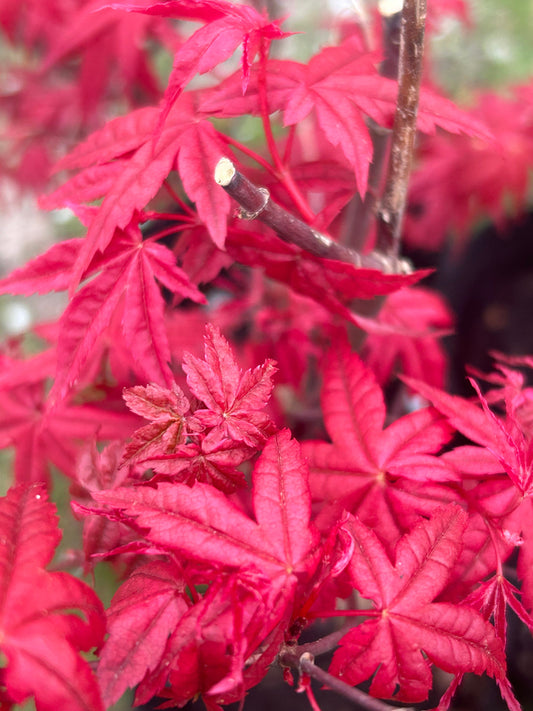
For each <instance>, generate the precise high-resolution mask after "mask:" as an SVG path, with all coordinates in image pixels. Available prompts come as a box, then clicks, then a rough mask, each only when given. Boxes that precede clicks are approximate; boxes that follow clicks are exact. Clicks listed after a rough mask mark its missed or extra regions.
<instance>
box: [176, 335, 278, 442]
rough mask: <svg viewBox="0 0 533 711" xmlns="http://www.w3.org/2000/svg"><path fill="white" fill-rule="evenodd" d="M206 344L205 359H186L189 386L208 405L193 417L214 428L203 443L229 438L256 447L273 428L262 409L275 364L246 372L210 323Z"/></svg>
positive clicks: (184, 364)
mask: <svg viewBox="0 0 533 711" xmlns="http://www.w3.org/2000/svg"><path fill="white" fill-rule="evenodd" d="M204 343H205V359H204V360H200V359H199V358H196V356H193V355H191V354H190V353H186V354H185V355H184V357H183V370H184V371H185V373H186V374H187V384H188V386H189V388H190V389H191V392H192V393H193V394H194V395H195V396H196V397H197V398H198V399H199V400H201V401H202V402H203V404H204V405H205V408H201V409H197V410H196V411H195V413H194V416H195V418H196V419H197V420H198V421H199V422H200V423H201V424H202V425H204V426H206V427H210V428H212V429H211V430H210V432H209V433H208V434H207V435H206V437H205V439H204V442H205V443H206V445H209V446H210V447H211V446H212V445H214V444H218V443H219V442H220V441H222V440H224V439H226V438H228V439H231V440H234V441H236V442H243V443H244V444H245V445H247V446H249V447H257V446H258V445H260V444H262V442H264V441H265V438H266V436H267V434H268V433H269V430H270V429H271V424H270V418H269V417H268V415H267V414H266V413H264V412H261V410H262V409H263V408H264V407H265V405H266V404H267V402H268V400H269V398H270V394H271V392H272V388H273V382H272V376H273V375H274V373H275V371H276V367H275V365H274V361H272V360H266V361H265V362H264V363H263V364H262V365H259V366H257V367H256V368H254V370H246V371H245V372H244V373H243V372H242V371H241V369H240V368H239V366H238V364H237V361H236V360H235V356H234V355H233V352H232V350H231V348H230V346H229V344H228V342H227V341H226V339H225V338H224V337H223V336H222V334H221V333H220V331H219V330H218V329H217V328H216V327H215V326H211V325H210V324H208V325H207V327H206V336H205V339H204Z"/></svg>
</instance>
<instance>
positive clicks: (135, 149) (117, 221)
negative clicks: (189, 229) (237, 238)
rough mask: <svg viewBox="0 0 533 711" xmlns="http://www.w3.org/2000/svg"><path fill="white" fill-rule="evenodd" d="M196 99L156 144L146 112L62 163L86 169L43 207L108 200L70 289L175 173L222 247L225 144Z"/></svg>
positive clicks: (173, 117)
mask: <svg viewBox="0 0 533 711" xmlns="http://www.w3.org/2000/svg"><path fill="white" fill-rule="evenodd" d="M193 96H194V95H193V94H191V93H186V94H183V95H182V96H181V97H180V99H179V100H178V101H176V103H175V104H174V106H173V108H172V110H171V111H170V113H169V115H168V116H167V118H166V120H165V124H164V126H163V128H162V129H161V133H160V136H159V138H158V140H157V142H155V144H154V138H153V136H154V131H155V130H156V127H157V116H158V114H157V112H154V111H153V110H150V109H140V110H139V111H136V112H134V113H132V114H131V115H128V116H126V117H123V118H122V119H115V120H114V121H112V122H111V123H110V124H108V125H106V126H104V128H103V129H101V130H100V131H97V132H96V133H95V134H93V135H92V136H90V137H89V138H88V139H87V140H86V141H85V143H84V144H81V146H80V147H78V148H77V149H76V150H75V151H74V153H73V156H72V157H71V158H68V159H67V160H66V161H64V162H63V165H78V166H83V167H84V170H83V172H82V173H79V174H78V175H77V176H76V177H75V178H74V179H73V181H74V182H73V183H70V182H67V183H66V185H65V186H63V187H61V188H59V189H58V190H56V191H55V192H54V193H53V194H52V195H49V196H48V197H46V198H45V199H43V200H42V201H41V204H42V205H43V206H44V207H47V208H52V207H60V206H61V207H62V206H64V205H65V204H67V205H70V203H73V202H74V203H83V202H85V201H92V200H94V199H96V198H97V197H104V199H103V201H102V203H101V205H100V206H99V208H98V210H97V211H96V213H95V215H94V217H93V218H92V220H91V222H90V224H89V228H88V231H87V235H86V237H85V240H84V241H83V244H82V246H81V249H80V253H79V254H78V257H77V261H76V266H75V269H74V273H73V276H72V282H71V283H74V285H76V284H77V283H78V282H79V281H80V279H81V278H82V276H83V274H84V272H85V271H86V270H87V268H88V267H89V265H90V263H91V261H92V259H93V257H94V255H95V254H96V253H97V252H103V251H104V250H105V248H106V247H107V246H108V245H109V244H110V242H111V240H112V238H113V235H114V234H115V230H116V229H117V228H119V229H124V228H125V227H127V225H129V223H130V222H131V221H132V218H133V217H134V215H135V214H136V211H139V210H142V209H143V208H144V207H145V206H146V205H147V203H148V202H149V201H150V200H151V199H152V198H153V197H154V196H155V195H156V193H157V192H158V190H159V189H160V187H161V185H162V184H163V182H164V180H166V178H167V177H168V174H169V173H170V172H171V170H173V169H177V170H178V171H179V173H180V176H181V178H182V181H183V186H184V188H185V191H186V192H187V194H188V196H189V197H190V198H191V200H193V201H194V202H195V203H196V208H197V211H198V215H199V217H200V219H201V220H202V221H203V222H204V223H205V225H206V226H207V229H208V230H209V233H210V235H211V237H212V239H213V241H214V242H215V243H216V244H217V245H219V246H222V245H223V244H224V238H225V234H226V218H227V214H228V212H229V209H230V200H229V198H228V196H227V195H226V194H225V192H224V191H223V190H213V189H212V182H213V180H212V176H213V172H214V168H215V165H216V163H217V162H218V160H219V159H220V156H221V155H223V153H224V152H225V144H224V142H223V141H222V140H221V138H220V137H219V135H218V133H217V131H216V130H215V129H214V128H213V126H212V125H211V124H210V123H209V122H208V121H206V120H202V119H200V120H199V115H198V113H197V111H196V107H195V106H194V98H193ZM123 130H124V132H125V135H124V137H123V138H119V140H118V141H117V140H116V138H117V134H118V133H122V131H123ZM89 161H91V163H90V164H89V165H88V162H89ZM94 163H96V165H95V164H94ZM87 185H89V186H90V188H89V192H88V188H87Z"/></svg>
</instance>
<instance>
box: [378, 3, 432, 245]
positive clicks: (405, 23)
mask: <svg viewBox="0 0 533 711" xmlns="http://www.w3.org/2000/svg"><path fill="white" fill-rule="evenodd" d="M425 23H426V0H405V1H404V6H403V10H402V22H401V34H400V58H399V75H398V101H397V103H396V112H395V115H394V126H393V131H392V142H391V152H390V159H389V167H388V173H387V180H386V184H385V190H384V193H383V197H382V199H381V203H380V207H379V209H378V215H377V217H378V235H377V248H378V249H379V250H381V251H383V252H385V253H386V254H388V255H390V256H391V257H397V256H398V254H399V253H400V245H401V230H402V223H403V215H404V212H405V205H406V202H407V188H408V183H409V174H410V172H411V162H412V156H413V149H414V142H415V135H416V117H417V113H418V101H419V96H420V82H421V79H422V58H423V55H424V30H425Z"/></svg>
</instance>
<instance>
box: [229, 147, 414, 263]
mask: <svg viewBox="0 0 533 711" xmlns="http://www.w3.org/2000/svg"><path fill="white" fill-rule="evenodd" d="M215 181H216V182H217V183H218V185H220V186H221V187H223V188H224V190H225V191H226V192H227V193H228V195H230V196H231V197H232V198H233V199H234V200H236V201H237V202H238V203H239V205H240V206H241V217H243V218H244V219H248V220H255V219H257V220H260V221H261V222H264V223H265V224H266V225H268V226H269V227H271V228H272V229H273V230H274V231H275V232H276V234H277V235H278V236H279V237H280V238H281V239H282V240H284V241H285V242H288V243H289V244H294V245H297V246H298V247H300V248H301V249H304V250H305V251H307V252H310V253H311V254H314V255H316V256H317V257H325V258H327V259H336V260H338V261H341V262H348V263H349V264H354V265H355V266H356V267H362V268H365V269H378V270H379V271H381V272H383V273H385V274H398V273H401V274H405V273H409V271H410V265H409V264H408V263H407V262H406V261H405V260H398V259H397V258H396V257H394V258H391V257H389V256H388V255H385V254H381V253H379V252H371V253H370V254H360V253H359V252H357V251H356V250H353V249H349V248H348V247H345V246H344V245H342V244H339V243H337V242H334V241H333V240H332V239H330V238H329V237H327V236H326V235H324V234H322V233H321V232H319V231H318V230H315V229H314V228H313V227H310V226H309V225H308V224H306V223H305V222H303V221H302V220H300V219H298V218H297V217H295V216H294V215H292V214H291V213H290V212H288V211H287V210H285V209H284V208H282V207H281V206H280V205H278V204H276V203H275V202H273V201H272V200H271V199H270V194H269V192H268V190H266V188H262V187H258V186H257V185H254V184H253V183H252V182H251V181H250V180H248V178H247V177H246V176H244V175H243V174H242V173H240V172H239V171H238V170H237V168H236V167H235V165H234V164H233V163H232V162H231V161H230V160H229V158H221V159H220V160H219V162H218V163H217V166H216V168H215Z"/></svg>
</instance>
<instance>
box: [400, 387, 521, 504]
mask: <svg viewBox="0 0 533 711" xmlns="http://www.w3.org/2000/svg"><path fill="white" fill-rule="evenodd" d="M404 380H405V382H406V383H407V384H408V385H409V387H411V388H413V390H416V392H418V393H420V395H422V396H423V397H425V398H426V399H427V400H429V402H431V403H432V404H433V406H434V407H436V408H437V409H438V410H439V411H440V412H441V413H442V414H443V415H445V416H446V418H447V419H448V420H449V422H450V423H451V424H452V425H453V426H454V427H455V428H456V429H457V430H458V431H459V432H461V433H462V434H464V435H465V437H468V438H470V439H471V440H472V441H473V442H476V444H479V445H481V446H484V447H485V448H486V449H487V450H488V451H489V452H490V453H491V454H492V455H493V456H494V458H495V459H496V460H497V461H498V462H499V464H500V466H501V470H502V471H505V472H506V473H507V475H508V476H509V479H510V480H511V481H512V483H513V484H514V486H515V487H516V488H517V490H518V491H519V492H520V493H521V494H523V495H530V494H531V493H532V492H533V439H531V436H530V433H528V432H527V431H526V432H525V431H524V428H523V427H522V423H521V422H520V420H519V419H518V417H517V416H516V413H515V412H514V411H513V409H512V407H510V408H509V410H508V411H507V412H506V417H505V418H500V417H497V416H496V415H495V414H494V413H493V412H492V410H491V409H490V408H489V405H488V403H487V400H486V399H485V397H484V396H483V395H482V393H481V391H480V389H479V386H478V385H477V383H476V382H475V381H474V380H473V379H472V378H470V383H471V384H472V387H473V388H474V389H475V390H476V392H477V395H478V398H479V401H480V403H481V407H478V406H477V405H475V404H474V403H472V402H470V401H468V400H466V399H464V398H461V397H458V396H456V395H449V394H448V393H446V392H443V391H441V390H438V389H437V388H433V387H431V386H429V385H426V384H425V383H421V382H419V381H416V380H414V379H412V378H404ZM511 405H512V403H511Z"/></svg>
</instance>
